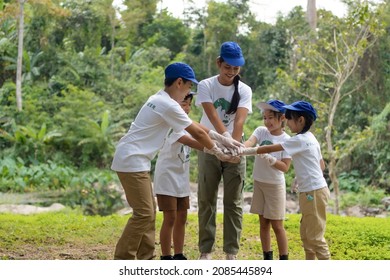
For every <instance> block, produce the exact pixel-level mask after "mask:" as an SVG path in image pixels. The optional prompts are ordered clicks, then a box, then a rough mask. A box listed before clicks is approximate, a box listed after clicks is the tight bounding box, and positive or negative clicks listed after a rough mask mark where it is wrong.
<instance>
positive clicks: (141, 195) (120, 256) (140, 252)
mask: <svg viewBox="0 0 390 280" xmlns="http://www.w3.org/2000/svg"><path fill="white" fill-rule="evenodd" d="M117 174H118V177H119V180H120V181H121V184H122V187H123V189H124V191H125V194H126V199H127V202H128V203H129V205H130V207H131V208H132V209H133V215H132V216H131V217H130V218H129V220H128V222H127V224H126V226H125V229H124V230H123V233H122V236H121V237H120V239H119V241H118V243H117V245H116V248H115V254H114V259H116V260H134V259H136V258H137V259H139V260H149V259H153V258H154V256H155V255H154V248H155V220H156V202H155V199H154V196H153V190H152V183H151V179H150V174H149V172H133V173H124V172H117Z"/></svg>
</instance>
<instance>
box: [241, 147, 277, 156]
mask: <svg viewBox="0 0 390 280" xmlns="http://www.w3.org/2000/svg"><path fill="white" fill-rule="evenodd" d="M283 150H284V149H283V147H282V145H280V144H273V145H264V146H259V147H254V148H246V149H244V151H243V152H242V153H241V155H244V156H254V155H257V154H268V153H272V152H279V151H283Z"/></svg>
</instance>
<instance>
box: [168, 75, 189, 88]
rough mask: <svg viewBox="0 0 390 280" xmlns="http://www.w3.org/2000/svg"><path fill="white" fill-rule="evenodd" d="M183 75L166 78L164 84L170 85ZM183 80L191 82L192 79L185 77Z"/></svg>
mask: <svg viewBox="0 0 390 280" xmlns="http://www.w3.org/2000/svg"><path fill="white" fill-rule="evenodd" d="M179 78H181V77H177V78H165V80H164V85H165V86H167V87H170V86H171V85H172V84H173V83H174V82H175V81H176V80H177V79H179ZM181 79H182V80H183V82H184V83H186V82H189V81H190V80H187V79H184V78H181Z"/></svg>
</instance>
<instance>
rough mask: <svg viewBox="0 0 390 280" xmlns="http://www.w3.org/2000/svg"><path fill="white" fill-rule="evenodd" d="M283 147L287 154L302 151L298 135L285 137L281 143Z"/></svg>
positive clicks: (291, 154)
mask: <svg viewBox="0 0 390 280" xmlns="http://www.w3.org/2000/svg"><path fill="white" fill-rule="evenodd" d="M281 145H282V147H283V149H284V150H285V151H286V152H287V154H289V155H290V156H293V155H295V154H298V153H300V152H302V151H303V146H302V141H301V140H300V139H299V137H298V136H293V137H290V138H289V139H287V140H286V141H285V142H283V143H281Z"/></svg>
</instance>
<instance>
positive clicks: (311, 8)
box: [306, 0, 317, 31]
mask: <svg viewBox="0 0 390 280" xmlns="http://www.w3.org/2000/svg"><path fill="white" fill-rule="evenodd" d="M306 17H307V22H308V23H309V26H310V29H311V30H313V31H315V30H316V29H317V9H316V0H307V11H306Z"/></svg>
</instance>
